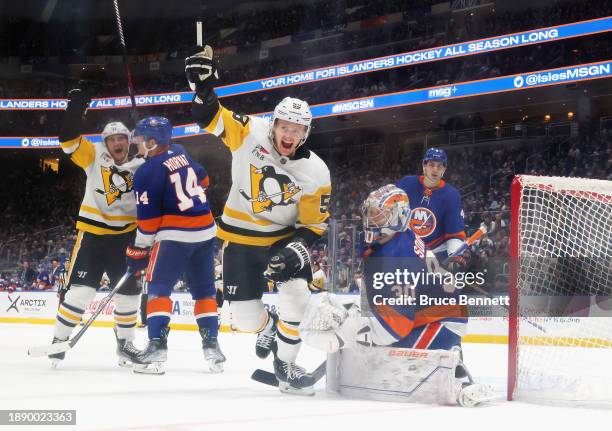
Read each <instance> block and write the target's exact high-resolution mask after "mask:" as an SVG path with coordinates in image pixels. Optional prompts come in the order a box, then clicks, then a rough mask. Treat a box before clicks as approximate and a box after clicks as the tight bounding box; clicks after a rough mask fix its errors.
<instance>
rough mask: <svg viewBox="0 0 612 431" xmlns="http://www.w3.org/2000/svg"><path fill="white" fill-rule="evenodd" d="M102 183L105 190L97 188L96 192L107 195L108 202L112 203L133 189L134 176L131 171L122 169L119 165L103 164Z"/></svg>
mask: <svg viewBox="0 0 612 431" xmlns="http://www.w3.org/2000/svg"><path fill="white" fill-rule="evenodd" d="M100 171H101V173H102V184H103V185H104V190H102V189H96V192H98V193H100V194H101V195H104V196H105V197H106V204H107V205H111V204H112V203H113V202H115V201H116V200H117V199H119V200H121V196H123V195H124V194H125V193H130V192H131V191H132V186H133V184H134V176H133V175H132V173H131V172H129V171H120V170H119V169H118V168H117V166H115V165H111V166H110V167H108V166H101V167H100Z"/></svg>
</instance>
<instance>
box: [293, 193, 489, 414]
mask: <svg viewBox="0 0 612 431" xmlns="http://www.w3.org/2000/svg"><path fill="white" fill-rule="evenodd" d="M362 214H363V223H364V230H365V244H364V247H363V257H364V274H365V280H366V291H365V296H366V297H367V302H368V306H369V309H370V311H371V314H370V315H368V316H367V317H366V316H362V315H361V314H360V310H359V307H357V306H355V305H353V306H351V307H349V308H348V310H347V308H346V307H345V306H343V305H342V304H341V303H340V302H339V300H338V299H337V298H335V297H334V296H331V295H327V294H323V295H325V296H323V298H322V300H321V301H320V303H319V304H316V305H315V304H313V306H309V309H308V310H307V313H306V317H305V318H304V321H303V325H301V326H300V331H301V334H302V337H303V339H304V340H305V342H306V343H308V344H310V345H312V346H313V347H315V348H319V349H322V350H326V351H328V352H334V351H337V350H339V349H347V348H348V349H350V348H353V349H355V348H357V349H358V348H360V347H363V346H368V347H377V346H388V347H393V348H402V349H406V350H384V351H382V352H383V353H381V358H382V359H381V361H380V362H379V363H380V364H384V357H385V356H388V355H392V354H393V355H404V354H405V355H406V356H407V357H408V356H410V357H419V355H423V353H419V352H423V351H425V350H437V351H440V350H443V351H450V352H451V355H450V356H453V357H454V358H455V359H454V362H452V361H451V362H452V364H453V368H452V372H451V373H449V375H448V376H447V377H448V378H447V380H446V382H447V383H448V387H446V388H442V389H443V390H445V391H447V392H448V393H447V394H446V395H448V396H447V398H446V399H451V400H452V402H455V401H456V402H458V403H459V404H461V405H475V404H478V403H480V402H482V401H484V400H487V399H490V396H491V393H490V388H489V387H486V386H483V385H477V384H474V382H473V381H472V379H471V377H469V374H467V372H466V369H465V366H464V365H463V364H462V362H461V354H460V348H459V345H460V343H461V338H462V336H463V335H464V334H465V331H466V326H467V309H466V307H465V306H462V305H460V304H459V300H458V299H459V294H460V290H459V289H457V288H456V286H455V284H454V283H453V282H452V281H451V282H449V281H448V277H446V276H445V275H450V274H451V273H450V272H448V271H446V270H445V269H444V268H442V267H441V266H440V264H439V263H438V261H437V259H436V258H435V256H434V255H433V254H432V253H431V252H429V253H428V250H427V247H426V246H425V244H424V243H423V241H422V240H421V239H420V238H419V237H417V236H416V235H415V234H414V232H413V231H412V230H411V229H410V228H409V220H410V214H411V211H410V204H409V198H408V196H407V195H406V193H405V192H404V191H403V190H401V189H399V188H398V187H396V186H394V185H392V184H389V185H386V186H384V187H381V188H380V189H378V190H376V191H374V192H372V193H370V195H369V196H368V198H367V199H366V200H365V202H364V203H363V205H362ZM412 275H414V276H416V277H417V278H416V279H415V278H413V277H412ZM434 275H440V277H435V276H434ZM418 277H421V278H420V279H419V278H418ZM423 301H426V303H424V302H423ZM398 352H399V353H398ZM357 354H359V353H357ZM366 356H368V357H370V358H371V357H372V356H371V355H370V354H369V353H368V354H366ZM448 357H449V355H446V358H448ZM364 364H367V362H362V361H358V363H357V364H356V365H355V367H357V368H359V367H362V366H364ZM381 366H383V365H381ZM405 371H406V373H408V374H409V373H410V370H409V369H407V370H405ZM369 372H372V370H368V369H359V370H356V371H355V375H363V374H364V373H366V374H367V373H369ZM374 373H376V371H374ZM392 377H393V378H394V379H395V380H397V379H400V378H401V376H398V375H394V376H392ZM466 379H467V380H466ZM374 380H376V379H374ZM425 380H427V377H425V378H424V381H425ZM345 383H346V384H348V385H350V384H351V382H348V383H347V382H345ZM375 384H376V382H375ZM357 386H359V384H357ZM383 386H384V385H383ZM468 387H469V388H470V389H469V390H467V388H468ZM373 389H375V388H373ZM387 389H388V388H387ZM449 397H450V398H449Z"/></svg>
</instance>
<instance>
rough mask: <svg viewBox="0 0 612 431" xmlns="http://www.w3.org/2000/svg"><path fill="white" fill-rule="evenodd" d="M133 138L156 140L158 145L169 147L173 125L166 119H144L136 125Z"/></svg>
mask: <svg viewBox="0 0 612 431" xmlns="http://www.w3.org/2000/svg"><path fill="white" fill-rule="evenodd" d="M133 136H134V137H136V136H142V137H143V138H144V139H145V141H147V140H149V139H155V142H157V145H169V144H170V139H172V124H170V121H169V120H168V119H167V118H164V117H147V118H143V119H142V120H140V121H139V122H138V124H136V128H135V129H134V132H133Z"/></svg>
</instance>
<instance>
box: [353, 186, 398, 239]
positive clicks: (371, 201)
mask: <svg viewBox="0 0 612 431" xmlns="http://www.w3.org/2000/svg"><path fill="white" fill-rule="evenodd" d="M361 214H362V217H363V227H364V231H365V241H366V243H368V244H371V243H372V242H374V241H376V240H377V239H379V238H380V237H383V236H388V235H393V234H395V233H397V232H404V231H405V230H407V229H408V222H409V220H410V203H409V200H408V195H407V194H406V192H404V191H403V190H402V189H400V188H398V187H396V186H394V185H393V184H388V185H386V186H383V187H381V188H379V189H378V190H375V191H373V192H372V193H370V194H369V196H368V197H367V199H366V200H365V201H364V202H363V204H362V205H361Z"/></svg>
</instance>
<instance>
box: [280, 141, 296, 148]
mask: <svg viewBox="0 0 612 431" xmlns="http://www.w3.org/2000/svg"><path fill="white" fill-rule="evenodd" d="M281 146H282V147H283V148H284V149H286V150H290V149H291V147H293V142H285V141H281Z"/></svg>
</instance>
